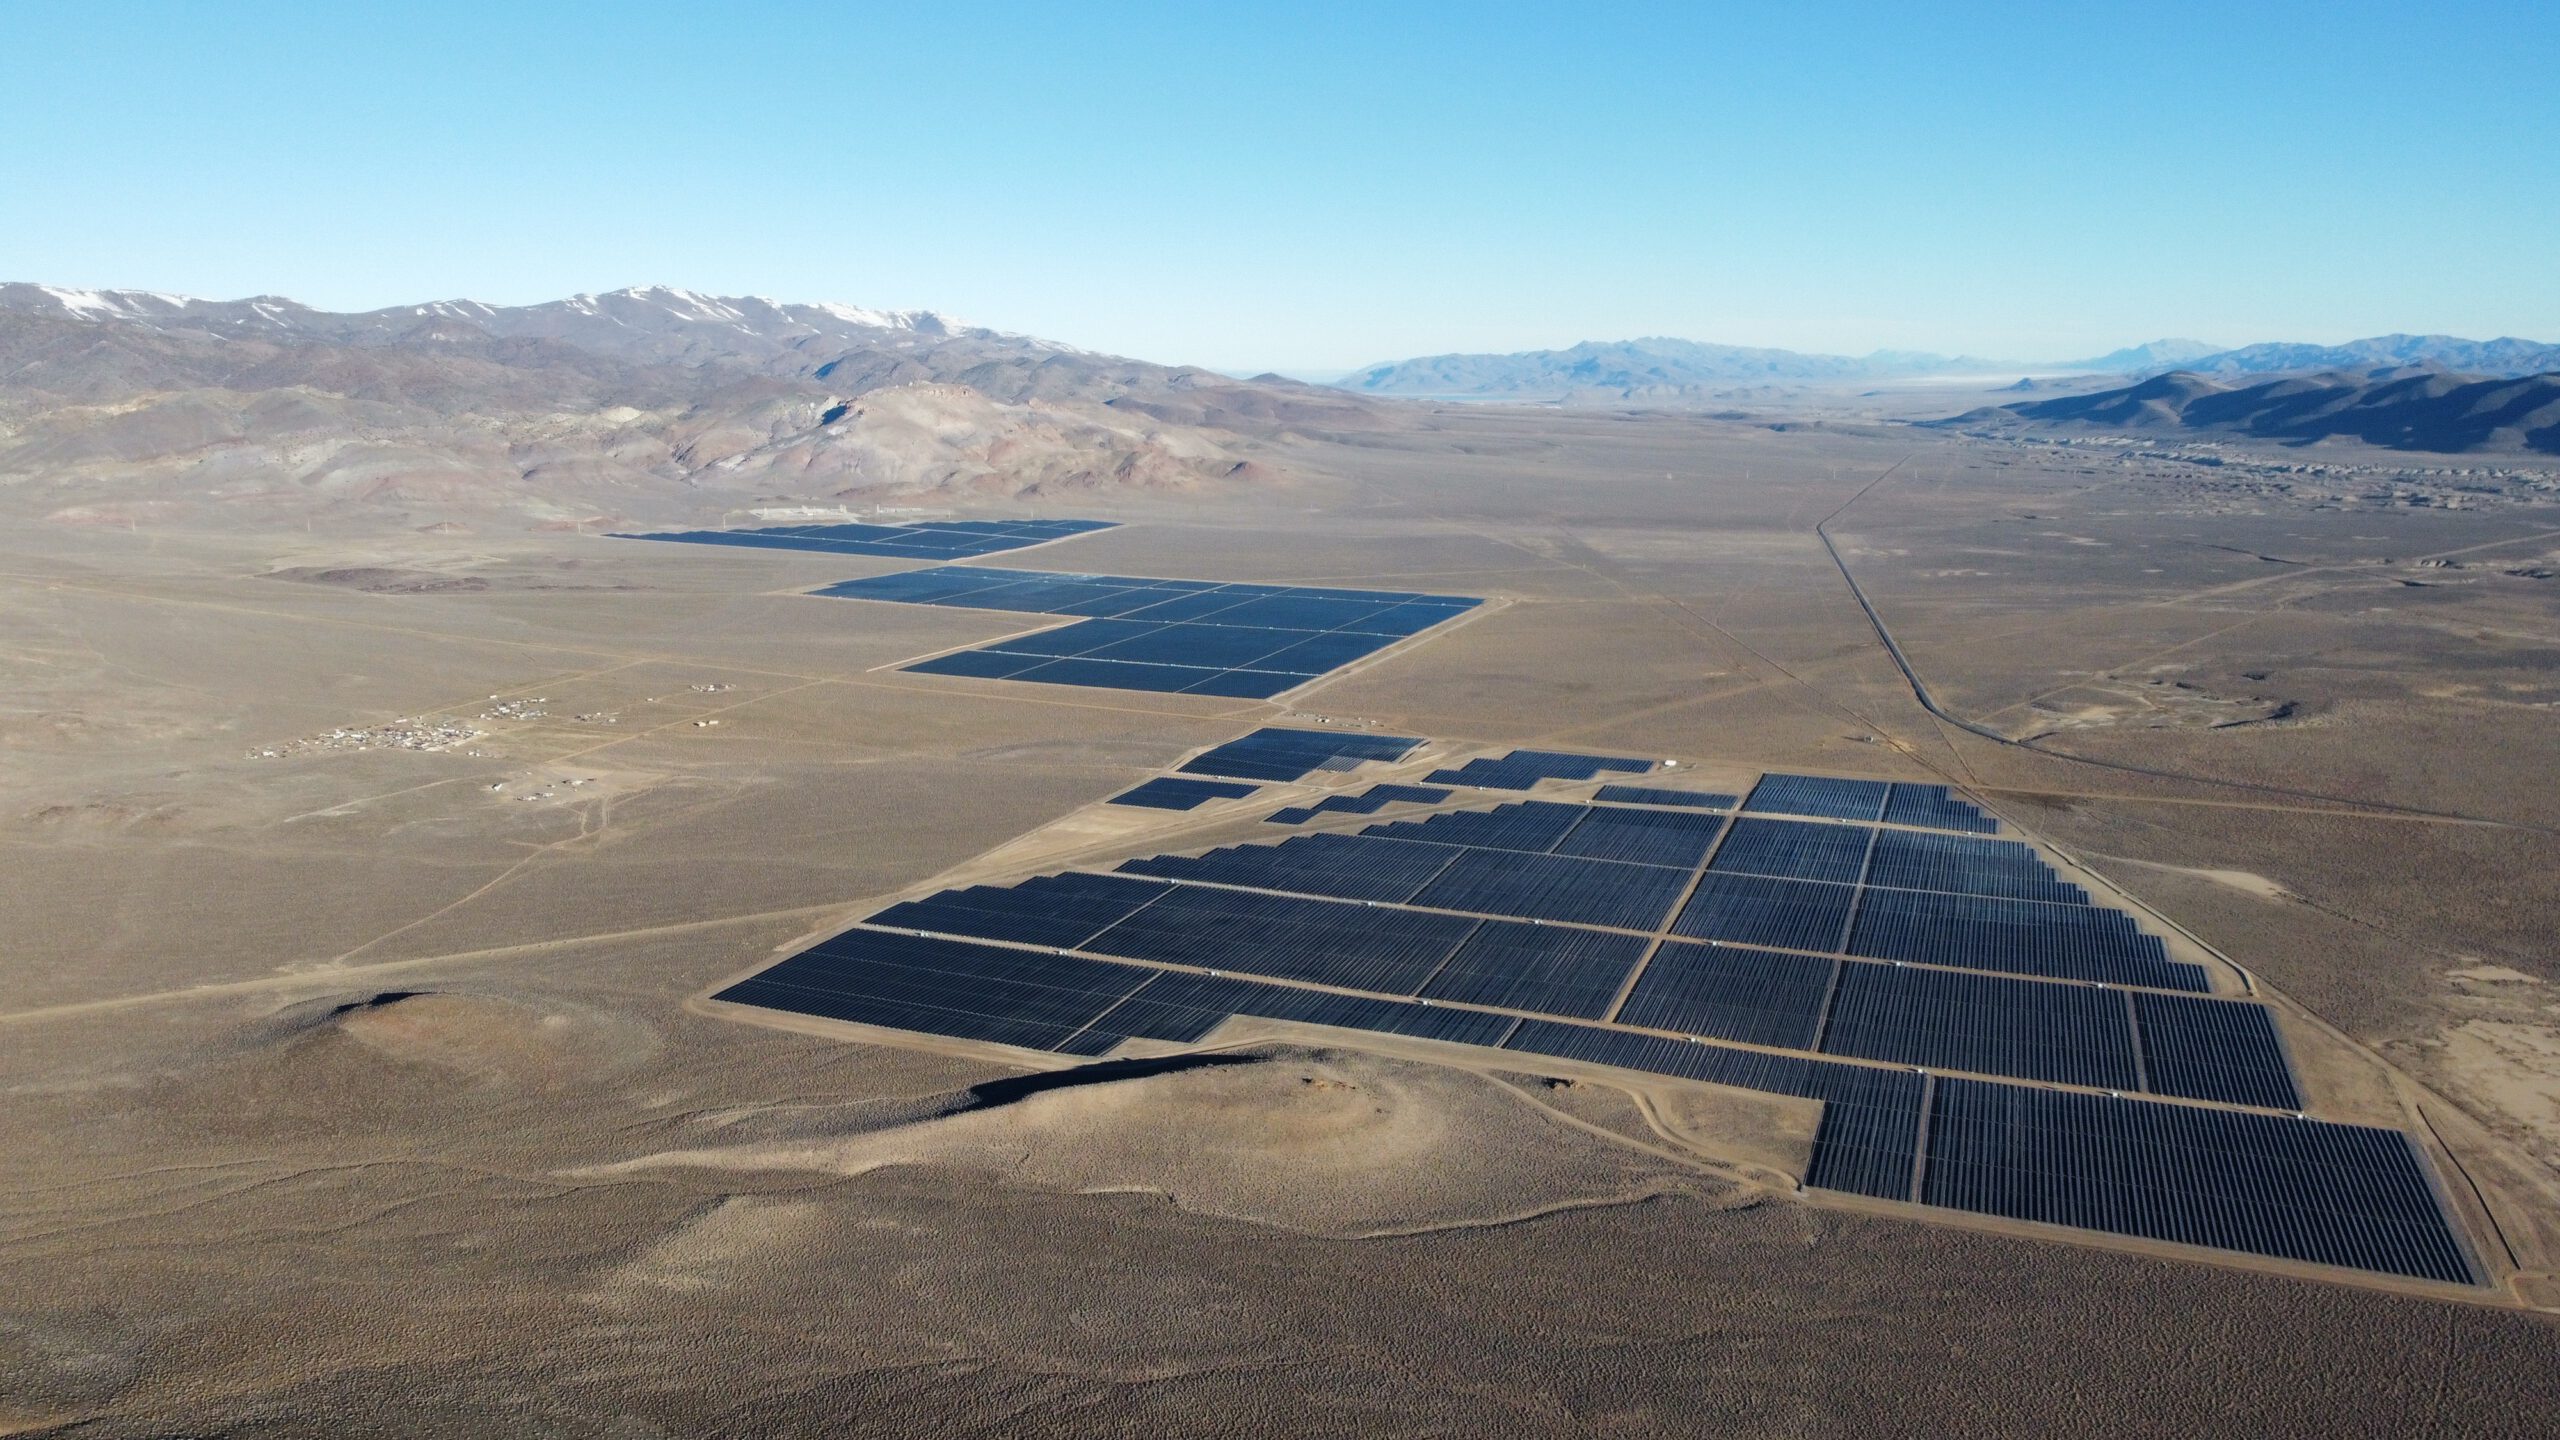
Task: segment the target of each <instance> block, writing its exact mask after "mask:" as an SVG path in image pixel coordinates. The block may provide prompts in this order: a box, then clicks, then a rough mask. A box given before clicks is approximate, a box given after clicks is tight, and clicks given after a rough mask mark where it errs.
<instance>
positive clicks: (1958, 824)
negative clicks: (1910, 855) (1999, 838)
mask: <svg viewBox="0 0 2560 1440" xmlns="http://www.w3.org/2000/svg"><path fill="white" fill-rule="evenodd" d="M1884 819H1885V823H1886V824H1888V825H1919V826H1925V827H1926V828H1928V829H1931V830H1963V831H1967V832H1970V833H1972V834H1977V835H1988V834H1990V833H1991V832H1992V831H1994V830H1997V829H1999V828H2000V825H1999V822H1997V821H1995V820H1993V819H1992V818H1991V817H1990V816H1988V815H1985V814H1983V813H1982V811H1981V810H1980V809H1978V808H1976V807H1975V805H1974V804H1973V802H1971V801H1969V800H1959V799H1957V798H1956V797H1955V794H1954V792H1952V791H1950V790H1948V789H1947V787H1946V786H1944V785H1909V784H1903V783H1899V782H1897V783H1896V784H1895V785H1894V787H1893V796H1892V798H1891V799H1889V800H1887V801H1885V805H1884Z"/></svg>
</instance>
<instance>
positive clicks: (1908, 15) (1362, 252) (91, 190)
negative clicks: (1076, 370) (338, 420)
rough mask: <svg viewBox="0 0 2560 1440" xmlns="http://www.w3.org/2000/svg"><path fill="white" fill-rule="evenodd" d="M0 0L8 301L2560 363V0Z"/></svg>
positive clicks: (1108, 341)
mask: <svg viewBox="0 0 2560 1440" xmlns="http://www.w3.org/2000/svg"><path fill="white" fill-rule="evenodd" d="M724 12H735V13H724ZM0 15H5V18H6V21H7V25H6V38H5V44H0V278H9V279H27V280H37V281H43V282H48V283H54V284H69V285H83V286H133V287H141V288H150V289H164V290H178V291H184V292H188V293H193V294H206V295H215V296H234V295H243V294H251V293H260V292H265V293H278V294H286V295H291V296H293V297H295V298H297V299H301V300H305V301H308V302H310V303H312V304H316V305H323V306H327V307H330V308H346V309H354V308H370V307H372V306H377V305H388V304H393V303H399V302H408V301H415V300H424V299H436V298H446V297H453V296H470V297H473V298H478V299H485V300H491V301H496V302H500V303H521V302H526V301H533V300H540V299H549V298H554V297H557V296H560V295H565V294H569V293H573V292H576V291H580V290H602V289H610V288H613V287H615V286H619V285H625V284H634V283H658V282H663V283H669V284H676V285H683V286H687V287H690V288H693V289H697V290H707V291H716V292H724V293H750V294H763V295H772V296H776V297H779V298H785V299H835V300H844V301H850V302H854V303H859V304H867V305H876V306H929V307H933V308H937V309H942V310H946V311H949V312H951V313H953V314H956V315H960V316H962V317H965V318H967V319H970V320H973V321H977V322H979V323H984V324H993V325H999V326H1003V327H1006V328H1009V329H1016V330H1026V331H1031V332H1034V333H1037V334H1042V335H1047V336H1051V337H1054V338H1057V339H1061V340H1065V341H1068V342H1071V343H1074V344H1078V345H1083V346H1087V347H1091V348H1094V349H1101V350H1109V351H1115V352H1120V353H1126V354H1134V355H1141V356H1145V357H1148V358H1152V359H1158V360H1165V361H1182V362H1192V363H1201V364H1209V365H1218V366H1223V367H1228V368H1258V367H1266V366H1267V367H1273V368H1281V369H1290V370H1297V371H1306V372H1323V371H1327V370H1339V369H1346V368H1349V367H1351V366H1354V365H1357V364H1361V363H1364V362H1367V361H1372V360H1381V359H1388V358H1395V357H1400V356H1405V355H1413V354H1422V353H1431V352H1437V351H1446V350H1479V349H1484V350H1511V349H1525V348H1533V347H1540V346H1550V345H1565V344H1570V343H1572V342H1574V341H1576V340H1582V339H1615V338H1623V337H1627V336H1635V335H1680V336H1686V337H1689V338H1693V339H1704V340H1718V341H1725V342H1730V343H1739V344H1762V345H1784V346H1789V347H1794V348H1800V349H1817V350H1837V351H1850V352H1863V351H1865V350H1868V349H1873V348H1878V347H1891V348H1904V349H1931V350H1942V351H1962V352H1968V353H1974V354H1984V355H1991V356H1997V357H2001V358H2017V359H2038V358H2066V357H2070V356H2075V355H2081V354H2087V353H2093V352H2096V351H2101V350H2105V349H2109V348H2112V347H2113V346H2115V345H2118V344H2123V343H2128V342H2132V341H2137V340H2143V339H2149V338H2152V337H2155V336H2160V335H2193V336H2196V337H2199V338H2202V339H2206V340H2211V341H2216V342H2222V343H2232V344H2237V343H2243V342H2247V341H2253V340H2261V339H2306V340H2340V339H2346V338H2350V337H2353V336H2357V335H2365V334H2372V333H2377V332H2382V331H2390V330H2413V331H2445V332H2451V333H2456V334H2466V335H2473V336H2487V335H2497V334H2521V335H2525V336H2529V337H2533V338H2538V339H2543V340H2560V264H2555V263H2554V261H2555V257H2560V85H2555V83H2554V77H2555V76H2560V5H2554V4H2551V3H2549V0H2518V3H2473V4H2465V3H2460V0H2445V3H2436V4H2427V5H2413V4H2407V3H2393V4H2362V3H2344V4H2322V5H2307V4H2305V5H2296V4H2283V3H2263V4H2249V3H2236V4H2235V3H2231V0H2222V3H2213V4H2201V3H2195V4H2191V3H2185V0H2157V3H2147V4H2123V5H2117V4H2108V3H2094V0H2093V3H2058V4H2057V3H2048V4H2035V5H2024V4H2021V5H1992V4H1972V5H1966V4H1956V3H1947V4H1939V5H1912V4H1907V3H1904V4H1875V5H1849V4H1835V5H1821V4H1802V5H1781V4H1768V5H1761V6H1751V7H1725V6H1717V5H1712V4H1706V3H1698V4H1688V5H1665V6H1650V5H1615V6H1579V5H1563V4H1553V5H1498V4H1484V5H1427V4H1394V3H1389V4H1377V3H1368V4H1346V5H1265V6H1222V5H1205V4H1197V3H1194V4H1185V5H1120V6H1069V5H1064V4H1056V5H1042V6H999V5H970V4H945V5H937V6H920V5H914V4H911V3H910V4H899V5H876V6H875V5H862V4H837V5H807V4H763V5H753V4H741V5H736V6H720V5H708V4H699V3H695V4H684V5H659V4H651V3H645V0H631V3H623V4H614V5H577V4H549V3H526V0H513V3H507V4H484V3H475V0H448V3H444V4H440V5H433V6H428V5H412V6H405V7H399V8H398V9H396V10H394V9H392V8H390V7H380V8H377V7H373V6H369V5H345V4H330V5H289V4H258V3H236V4H168V5H131V4H115V3H105V0H87V3H75V4H55V3H51V0H0Z"/></svg>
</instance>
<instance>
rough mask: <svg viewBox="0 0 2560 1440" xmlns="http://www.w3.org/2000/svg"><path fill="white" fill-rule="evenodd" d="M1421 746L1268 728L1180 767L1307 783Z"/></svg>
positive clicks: (1399, 739)
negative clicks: (1323, 772) (1311, 778)
mask: <svg viewBox="0 0 2560 1440" xmlns="http://www.w3.org/2000/svg"><path fill="white" fill-rule="evenodd" d="M1421 748H1422V742H1421V741H1420V740H1417V739H1414V738H1412V737H1410V736H1405V735H1364V734H1353V733H1346V732H1342V731H1336V730H1290V729H1286V728H1283V727H1280V726H1276V725H1267V726H1264V727H1263V728H1262V729H1259V730H1256V731H1254V732H1253V733H1252V734H1250V735H1245V736H1241V737H1239V738H1237V739H1234V740H1230V741H1228V742H1227V743H1225V744H1224V745H1220V746H1217V747H1216V748H1214V749H1210V750H1205V751H1202V752H1201V753H1200V754H1198V755H1196V756H1193V757H1192V758H1191V759H1190V760H1189V761H1187V762H1185V763H1184V765H1183V766H1182V770H1183V773H1185V774H1188V775H1223V776H1225V777H1227V778H1229V779H1233V780H1303V779H1305V778H1306V777H1308V776H1309V775H1312V774H1314V773H1315V772H1317V771H1318V770H1350V769H1353V768H1355V767H1357V766H1359V765H1362V764H1365V763H1367V762H1369V761H1372V760H1387V761H1393V760H1401V759H1403V758H1404V757H1406V756H1407V755H1410V754H1412V753H1413V752H1414V751H1416V750H1419V749H1421Z"/></svg>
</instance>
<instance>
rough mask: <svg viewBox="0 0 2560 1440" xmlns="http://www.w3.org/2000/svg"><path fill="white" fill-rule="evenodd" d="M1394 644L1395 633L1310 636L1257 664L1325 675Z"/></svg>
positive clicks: (1277, 651) (1341, 633)
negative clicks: (1326, 672)
mask: <svg viewBox="0 0 2560 1440" xmlns="http://www.w3.org/2000/svg"><path fill="white" fill-rule="evenodd" d="M1269 633H1271V634H1274V635H1277V634H1281V633H1282V632H1280V631H1277V630H1275V631H1271V632H1269ZM1394 643H1396V637H1394V636H1386V635H1352V634H1347V633H1343V632H1340V631H1335V632H1332V633H1328V634H1323V635H1310V636H1308V637H1307V638H1306V639H1304V640H1300V641H1298V642H1297V643H1296V644H1294V645H1289V646H1285V647H1283V648H1281V649H1278V650H1274V651H1272V652H1271V653H1270V654H1268V655H1266V656H1264V657H1263V658H1262V659H1260V660H1259V661H1256V662H1255V663H1256V664H1259V665H1261V666H1263V667H1264V668H1266V669H1271V670H1302V671H1308V672H1311V673H1314V674H1318V675H1321V674H1323V673H1324V672H1325V671H1327V670H1333V669H1338V668H1340V667H1342V666H1344V665H1348V664H1350V663H1351V662H1352V661H1354V660H1357V659H1360V658H1361V657H1363V656H1366V655H1371V654H1375V653H1376V652H1378V651H1380V650H1384V649H1385V648H1387V647H1388V646H1390V645H1393V644H1394Z"/></svg>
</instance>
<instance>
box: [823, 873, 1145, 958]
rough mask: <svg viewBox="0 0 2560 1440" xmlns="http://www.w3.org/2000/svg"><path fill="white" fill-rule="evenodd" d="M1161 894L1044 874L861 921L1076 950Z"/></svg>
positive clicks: (1132, 882) (1114, 878) (1112, 879)
mask: <svg viewBox="0 0 2560 1440" xmlns="http://www.w3.org/2000/svg"><path fill="white" fill-rule="evenodd" d="M1166 889H1167V887H1166V886H1164V885H1162V884H1159V883H1157V882H1156V881H1153V880H1136V879H1132V878H1130V877H1128V876H1125V875H1081V874H1073V875H1049V876H1042V877H1039V878H1036V879H1031V880H1025V881H1023V882H1021V883H1020V884H1018V885H974V886H971V887H969V888H968V889H966V890H945V891H943V892H942V893H941V894H938V895H928V896H926V897H925V898H923V899H921V900H909V901H906V902H904V903H903V904H898V905H892V906H890V907H889V908H888V909H886V910H883V911H881V912H880V913H878V914H877V915H874V916H872V917H871V918H870V920H868V921H867V922H865V923H867V924H870V925H873V926H877V927H880V928H882V929H891V930H932V931H935V932H938V933H940V934H944V935H963V936H968V937H970V938H972V939H977V940H1011V941H1014V942H1016V943H1019V944H1024V945H1047V946H1050V947H1053V948H1056V949H1064V950H1076V949H1081V948H1083V946H1084V942H1085V941H1087V940H1090V939H1092V938H1093V937H1094V936H1095V935H1098V934H1100V933H1101V932H1102V931H1103V929H1104V928H1105V927H1107V926H1110V925H1114V924H1117V923H1119V922H1120V921H1122V920H1125V919H1127V918H1128V917H1129V915H1130V914H1131V913H1132V912H1134V911H1135V910H1137V909H1138V907H1139V906H1141V905H1144V904H1146V903H1147V902H1148V901H1151V900H1153V899H1155V898H1156V897H1157V896H1159V895H1162V894H1164V893H1165V890H1166Z"/></svg>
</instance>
